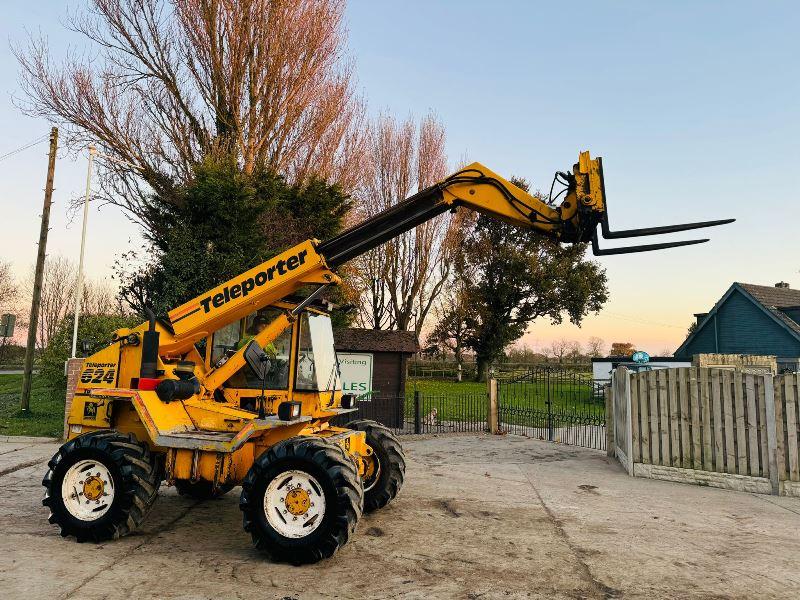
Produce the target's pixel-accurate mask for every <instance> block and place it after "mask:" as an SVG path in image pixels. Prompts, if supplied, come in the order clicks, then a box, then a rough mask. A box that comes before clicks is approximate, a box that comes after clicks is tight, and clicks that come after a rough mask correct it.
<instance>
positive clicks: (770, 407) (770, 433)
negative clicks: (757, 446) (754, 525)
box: [764, 374, 780, 496]
mask: <svg viewBox="0 0 800 600" xmlns="http://www.w3.org/2000/svg"><path fill="white" fill-rule="evenodd" d="M773 385H774V382H773V376H772V374H766V375H764V402H765V403H766V407H765V408H766V413H767V457H768V459H767V460H768V465H769V482H770V484H771V486H772V493H773V495H775V496H777V495H779V494H780V482H779V480H778V433H777V432H778V430H777V426H776V422H775V388H774V387H773Z"/></svg>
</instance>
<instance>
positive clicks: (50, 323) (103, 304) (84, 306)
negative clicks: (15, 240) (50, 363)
mask: <svg viewBox="0 0 800 600" xmlns="http://www.w3.org/2000/svg"><path fill="white" fill-rule="evenodd" d="M77 277H78V269H77V267H76V266H75V264H74V263H73V262H72V261H70V260H69V259H67V258H65V257H64V256H61V255H56V256H52V257H48V258H47V260H46V261H45V263H44V276H43V278H42V297H41V304H40V305H39V326H38V331H37V334H36V343H37V345H38V347H39V348H40V349H43V348H45V347H46V346H47V343H48V341H49V340H50V338H51V337H53V335H54V334H55V332H56V330H57V329H58V326H59V324H60V323H61V321H62V319H64V317H65V316H67V315H68V314H71V313H72V312H73V310H74V309H75V289H76V285H77ZM25 287H26V288H27V289H26V291H27V293H28V297H29V298H30V295H31V293H32V291H33V272H32V271H31V274H30V276H29V277H28V280H27V281H26V286H25ZM29 305H30V304H29ZM80 310H81V314H82V315H100V314H102V315H108V314H120V313H122V309H121V305H120V303H119V300H118V299H117V297H116V290H115V289H114V288H113V287H111V286H110V285H109V284H108V283H106V282H105V281H93V280H91V279H85V280H84V282H83V291H82V294H81V302H80Z"/></svg>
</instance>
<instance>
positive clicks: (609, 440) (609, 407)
mask: <svg viewBox="0 0 800 600" xmlns="http://www.w3.org/2000/svg"><path fill="white" fill-rule="evenodd" d="M612 381H613V379H612ZM603 395H604V396H605V400H606V456H615V455H616V453H615V452H614V445H615V443H616V442H615V441H614V424H615V422H616V421H615V419H616V414H615V413H614V402H613V401H612V396H611V386H610V385H607V386H605V387H603Z"/></svg>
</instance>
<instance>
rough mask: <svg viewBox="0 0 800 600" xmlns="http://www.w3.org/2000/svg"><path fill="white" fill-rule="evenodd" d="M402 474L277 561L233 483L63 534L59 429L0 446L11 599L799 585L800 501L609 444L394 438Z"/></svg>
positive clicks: (2, 576)
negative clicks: (365, 508)
mask: <svg viewBox="0 0 800 600" xmlns="http://www.w3.org/2000/svg"><path fill="white" fill-rule="evenodd" d="M403 443H404V446H405V449H406V453H407V460H408V471H407V473H406V484H405V487H404V488H403V490H402V492H401V494H400V496H399V497H398V498H397V500H396V501H395V502H394V503H393V504H392V505H390V506H389V507H387V508H385V509H384V510H382V511H379V512H377V513H374V514H370V515H366V516H365V517H364V518H363V519H362V520H361V522H360V524H359V526H358V530H357V531H356V535H355V536H354V537H353V538H352V540H351V542H350V543H349V544H348V545H347V546H345V547H344V548H343V549H342V550H341V551H340V552H339V553H338V554H337V555H336V556H335V557H334V558H332V559H331V560H328V561H325V562H323V563H320V564H317V565H313V566H307V567H292V566H289V565H285V564H272V563H270V562H268V561H266V560H264V559H263V558H262V557H261V556H260V555H259V554H258V553H257V552H256V551H255V550H253V549H252V547H251V543H250V539H249V536H248V535H247V534H245V533H244V532H243V531H242V518H241V513H240V511H239V507H238V495H239V490H238V488H237V489H236V490H234V491H232V492H230V493H229V494H228V495H227V496H225V497H223V498H221V499H218V500H213V501H208V502H197V501H194V500H188V499H186V498H183V497H180V496H178V495H177V494H176V492H175V490H174V488H168V487H162V489H161V492H160V498H159V499H158V503H157V505H156V506H155V508H154V509H153V511H152V512H151V513H150V515H149V517H148V520H147V522H146V523H145V526H144V527H143V528H142V529H141V530H140V531H138V532H136V533H135V534H134V535H131V536H129V537H127V538H124V539H121V540H117V541H113V542H108V543H104V544H98V545H93V544H76V543H75V542H74V541H72V540H70V539H62V538H61V537H60V535H59V534H58V531H57V530H56V528H55V527H53V526H50V525H48V523H47V509H45V508H44V507H42V505H41V497H42V487H41V480H42V476H43V475H44V472H45V470H46V461H47V459H48V458H49V457H50V456H51V455H52V454H53V453H54V452H55V450H56V448H57V444H54V443H52V442H49V443H47V442H36V441H35V440H26V441H25V442H24V443H23V442H20V443H15V442H5V443H0V477H1V478H2V479H0V481H2V484H3V491H4V493H3V494H2V496H0V533H1V534H2V535H0V596H2V597H4V598H26V599H28V600H30V599H34V598H80V599H81V600H91V599H100V598H187V599H188V598H261V599H272V598H276V599H283V598H297V599H305V598H396V597H401V598H470V599H475V598H482V599H483V598H797V597H800V500H798V499H792V498H780V497H774V496H759V495H752V494H746V493H741V492H732V491H727V490H718V489H712V488H703V487H694V486H689V485H681V484H675V483H669V482H662V481H654V480H648V479H633V478H629V477H627V475H626V474H624V473H623V471H622V469H621V468H620V467H619V465H617V464H616V463H615V462H613V461H612V460H611V459H608V458H607V457H606V456H605V453H602V452H597V451H593V450H585V449H581V448H576V447H571V446H564V445H557V444H549V443H546V442H541V441H537V440H531V439H527V438H521V437H513V436H504V437H499V436H495V437H490V436H441V437H427V438H426V437H422V438H416V439H410V438H406V439H404V440H403Z"/></svg>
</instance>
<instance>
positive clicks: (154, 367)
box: [139, 306, 160, 379]
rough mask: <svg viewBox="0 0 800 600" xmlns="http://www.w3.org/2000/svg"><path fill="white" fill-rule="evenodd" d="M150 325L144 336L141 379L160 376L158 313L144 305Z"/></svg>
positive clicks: (140, 370)
mask: <svg viewBox="0 0 800 600" xmlns="http://www.w3.org/2000/svg"><path fill="white" fill-rule="evenodd" d="M144 310H145V312H146V313H147V318H148V321H149V325H148V328H147V331H145V332H144V335H143V336H142V366H141V368H140V369H139V378H140V379H155V378H156V377H158V344H159V338H160V334H159V333H158V332H157V331H156V315H155V313H154V312H153V311H152V309H150V307H148V306H145V307H144Z"/></svg>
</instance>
